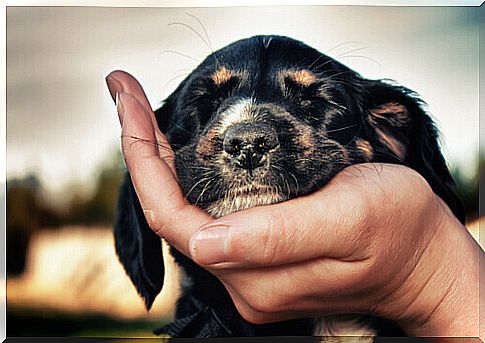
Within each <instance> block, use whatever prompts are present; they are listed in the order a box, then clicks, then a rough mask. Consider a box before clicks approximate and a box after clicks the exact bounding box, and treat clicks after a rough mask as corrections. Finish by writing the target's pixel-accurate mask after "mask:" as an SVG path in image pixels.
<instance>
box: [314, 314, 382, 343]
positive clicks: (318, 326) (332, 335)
mask: <svg viewBox="0 0 485 343" xmlns="http://www.w3.org/2000/svg"><path fill="white" fill-rule="evenodd" d="M313 334H314V335H315V336H320V337H321V338H320V339H319V340H318V342H321V343H372V342H374V336H375V335H376V332H375V331H374V330H372V329H371V328H370V327H369V326H368V325H367V324H366V323H365V322H362V320H361V318H360V317H358V316H351V315H341V316H328V317H321V318H318V319H316V322H315V330H314V331H313Z"/></svg>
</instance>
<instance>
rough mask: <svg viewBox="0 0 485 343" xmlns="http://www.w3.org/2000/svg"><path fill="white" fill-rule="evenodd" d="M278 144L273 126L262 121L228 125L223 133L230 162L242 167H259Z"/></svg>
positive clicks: (225, 149) (224, 146)
mask: <svg viewBox="0 0 485 343" xmlns="http://www.w3.org/2000/svg"><path fill="white" fill-rule="evenodd" d="M278 145H279V142H278V136H277V134H276V131H275V130H274V128H272V127H271V126H270V125H268V124H263V123H239V124H234V125H232V126H231V127H229V128H228V129H227V131H226V133H225V135H224V142H223V148H224V151H225V152H227V153H228V154H230V155H231V162H232V163H233V164H234V165H236V166H238V167H240V168H243V169H248V170H253V169H256V168H258V167H260V166H261V165H262V164H263V163H264V162H265V160H266V158H267V156H268V154H269V153H271V151H272V150H273V149H275V148H276V147H277V146H278Z"/></svg>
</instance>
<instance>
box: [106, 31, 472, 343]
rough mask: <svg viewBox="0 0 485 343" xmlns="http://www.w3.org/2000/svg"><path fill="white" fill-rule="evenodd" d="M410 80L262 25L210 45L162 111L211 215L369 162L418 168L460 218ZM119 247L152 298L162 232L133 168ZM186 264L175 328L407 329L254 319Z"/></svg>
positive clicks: (180, 258)
mask: <svg viewBox="0 0 485 343" xmlns="http://www.w3.org/2000/svg"><path fill="white" fill-rule="evenodd" d="M422 105H423V103H422V101H420V100H419V99H418V98H417V96H416V94H415V93H413V92H412V91H411V90H409V89H407V88H404V87H401V86H397V85H393V84H390V83H387V82H383V81H381V80H368V79H365V78H363V77H362V76H360V75H359V74H358V73H356V72H354V71H353V70H351V69H349V68H347V67H346V66H344V65H342V64H340V63H339V62H337V61H335V60H333V59H332V58H330V57H328V56H326V55H324V54H322V53H320V52H318V51H317V50H315V49H313V48H311V47H309V46H307V45H305V44H303V43H302V42H299V41H296V40H293V39H290V38H287V37H280V36H256V37H252V38H249V39H243V40H240V41H237V42H235V43H232V44H230V45H228V46H226V47H224V48H222V49H221V50H219V51H216V52H214V53H213V54H211V55H209V56H208V57H207V58H206V59H205V60H204V61H203V62H202V63H201V64H200V65H199V66H198V67H197V68H196V69H195V70H194V71H193V72H192V73H191V74H190V75H189V76H188V77H187V78H186V79H185V80H184V81H183V82H182V83H181V84H180V85H179V86H178V88H177V89H176V90H175V91H174V92H173V93H172V94H171V95H170V96H169V97H168V98H167V99H166V100H165V102H164V104H163V106H162V107H161V108H160V109H158V110H157V111H156V112H155V115H156V119H157V123H158V125H159V127H160V129H161V130H162V132H164V133H165V134H166V136H167V137H168V139H169V141H170V144H171V146H172V148H173V149H174V152H175V165H176V171H177V175H178V178H179V181H180V186H181V188H182V190H183V192H184V194H185V196H186V197H187V199H188V200H189V201H190V202H191V203H193V204H195V205H197V206H200V207H201V208H202V209H204V210H206V211H207V212H208V213H210V214H211V215H213V216H214V217H220V216H224V215H227V214H230V213H233V212H236V211H241V210H244V209H247V208H250V207H253V206H261V205H268V204H273V203H277V202H281V201H285V200H288V199H291V198H295V197H298V196H302V195H305V194H309V193H311V192H314V191H316V190H318V189H320V188H322V187H323V186H324V185H325V184H326V183H327V182H328V181H329V180H330V179H331V178H332V177H333V176H334V175H335V174H337V173H338V172H339V171H341V170H342V169H343V168H345V167H347V166H349V165H352V164H356V163H362V162H386V163H398V164H403V165H406V166H408V167H411V168H413V169H415V170H416V171H417V172H419V173H420V174H421V175H422V176H423V177H424V178H425V179H426V180H427V181H428V183H429V184H430V186H431V187H432V189H433V190H434V192H435V193H436V194H437V195H439V196H440V197H441V198H442V199H444V200H445V201H446V203H447V204H448V205H449V207H450V208H451V209H452V210H453V212H454V213H455V215H456V216H457V217H458V218H460V219H461V220H462V221H463V218H464V215H463V211H462V208H461V205H460V201H459V199H458V198H457V197H456V195H455V194H454V192H453V191H452V186H453V180H452V178H451V176H450V173H449V171H448V168H447V166H446V163H445V160H444V158H443V156H442V154H441V152H440V148H439V146H438V142H437V139H438V133H437V130H436V128H435V126H434V125H433V122H432V120H431V119H430V117H429V116H428V115H427V114H426V113H425V111H424V110H423V108H422ZM115 241H116V251H117V254H118V256H119V259H120V261H121V263H122V264H123V266H124V268H125V270H126V272H127V274H128V275H129V276H130V278H131V280H132V282H133V283H134V285H135V287H136V289H137V290H138V293H139V294H140V296H141V297H142V298H143V299H144V300H145V304H146V307H147V309H149V308H150V307H151V305H152V303H153V301H154V299H155V297H156V296H157V294H158V293H159V292H160V290H161V288H162V283H163V276H164V270H163V260H162V250H161V246H160V239H159V237H158V236H157V235H155V234H154V233H153V232H152V230H151V229H150V228H149V227H148V225H147V223H146V221H145V218H144V216H143V212H142V210H141V207H140V204H139V202H138V199H137V196H136V194H135V192H134V189H133V186H132V184H131V181H130V177H129V175H127V176H126V178H125V181H124V183H123V185H122V188H121V194H120V197H119V204H118V212H117V218H116V224H115ZM171 253H172V254H173V255H174V257H175V260H176V261H177V263H178V264H179V265H180V266H181V267H182V269H183V271H184V274H185V276H184V280H183V281H182V295H181V297H180V299H179V300H178V303H177V309H176V313H175V321H174V322H173V323H171V324H169V325H167V326H165V327H163V328H161V329H160V330H157V332H156V333H162V332H163V333H166V334H168V335H170V336H172V337H213V336H263V335H269V336H275V335H291V336H294V335H311V334H315V335H324V336H326V335H336V336H338V335H346V336H348V335H359V336H373V335H387V336H395V335H402V334H403V333H402V332H401V331H400V328H399V327H398V326H397V325H396V324H395V323H392V322H390V321H387V320H384V319H381V318H375V317H372V316H370V315H368V316H359V317H357V316H352V315H348V316H344V315H342V316H333V317H325V318H321V319H319V320H315V319H313V318H303V319H299V320H290V321H286V322H280V323H272V324H265V325H254V324H251V323H249V322H247V321H245V320H244V319H243V318H242V317H241V316H240V315H239V314H238V312H237V311H236V309H235V307H234V305H233V303H232V301H231V298H230V297H229V295H228V293H227V292H226V290H225V288H224V287H223V285H222V284H221V283H220V282H219V280H218V279H217V278H215V277H214V276H213V275H211V274H210V273H209V272H207V271H206V270H204V269H202V268H201V267H199V266H198V265H196V264H195V263H194V262H192V261H191V260H190V259H188V258H187V257H185V256H184V255H182V254H181V253H180V252H178V251H177V250H175V249H173V248H172V250H171Z"/></svg>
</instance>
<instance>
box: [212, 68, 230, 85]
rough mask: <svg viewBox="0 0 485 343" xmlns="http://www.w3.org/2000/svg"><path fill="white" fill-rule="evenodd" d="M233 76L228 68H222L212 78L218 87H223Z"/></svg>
mask: <svg viewBox="0 0 485 343" xmlns="http://www.w3.org/2000/svg"><path fill="white" fill-rule="evenodd" d="M232 76H233V73H232V71H230V70H229V69H227V68H226V67H221V68H219V69H218V70H216V71H215V72H214V73H213V74H212V76H211V78H212V80H213V81H214V83H215V84H216V85H222V84H224V83H226V82H227V81H229V80H230V79H231V77H232Z"/></svg>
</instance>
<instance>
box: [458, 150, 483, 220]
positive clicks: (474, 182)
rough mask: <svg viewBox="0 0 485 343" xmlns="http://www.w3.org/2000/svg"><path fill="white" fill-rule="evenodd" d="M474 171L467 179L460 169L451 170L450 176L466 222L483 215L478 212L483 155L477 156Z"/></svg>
mask: <svg viewBox="0 0 485 343" xmlns="http://www.w3.org/2000/svg"><path fill="white" fill-rule="evenodd" d="M474 169H475V170H474V172H473V175H472V176H471V177H467V176H466V175H465V174H464V173H463V172H462V171H461V169H458V168H455V169H453V170H452V175H453V178H454V179H455V183H456V192H457V193H458V196H459V197H460V198H461V200H462V201H463V205H464V206H465V213H466V218H467V222H470V221H472V220H475V219H477V218H478V217H479V216H481V215H483V213H482V211H479V188H480V187H479V184H480V180H483V177H484V176H485V155H484V154H481V155H480V156H479V159H478V161H477V166H476V167H475V168H474Z"/></svg>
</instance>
